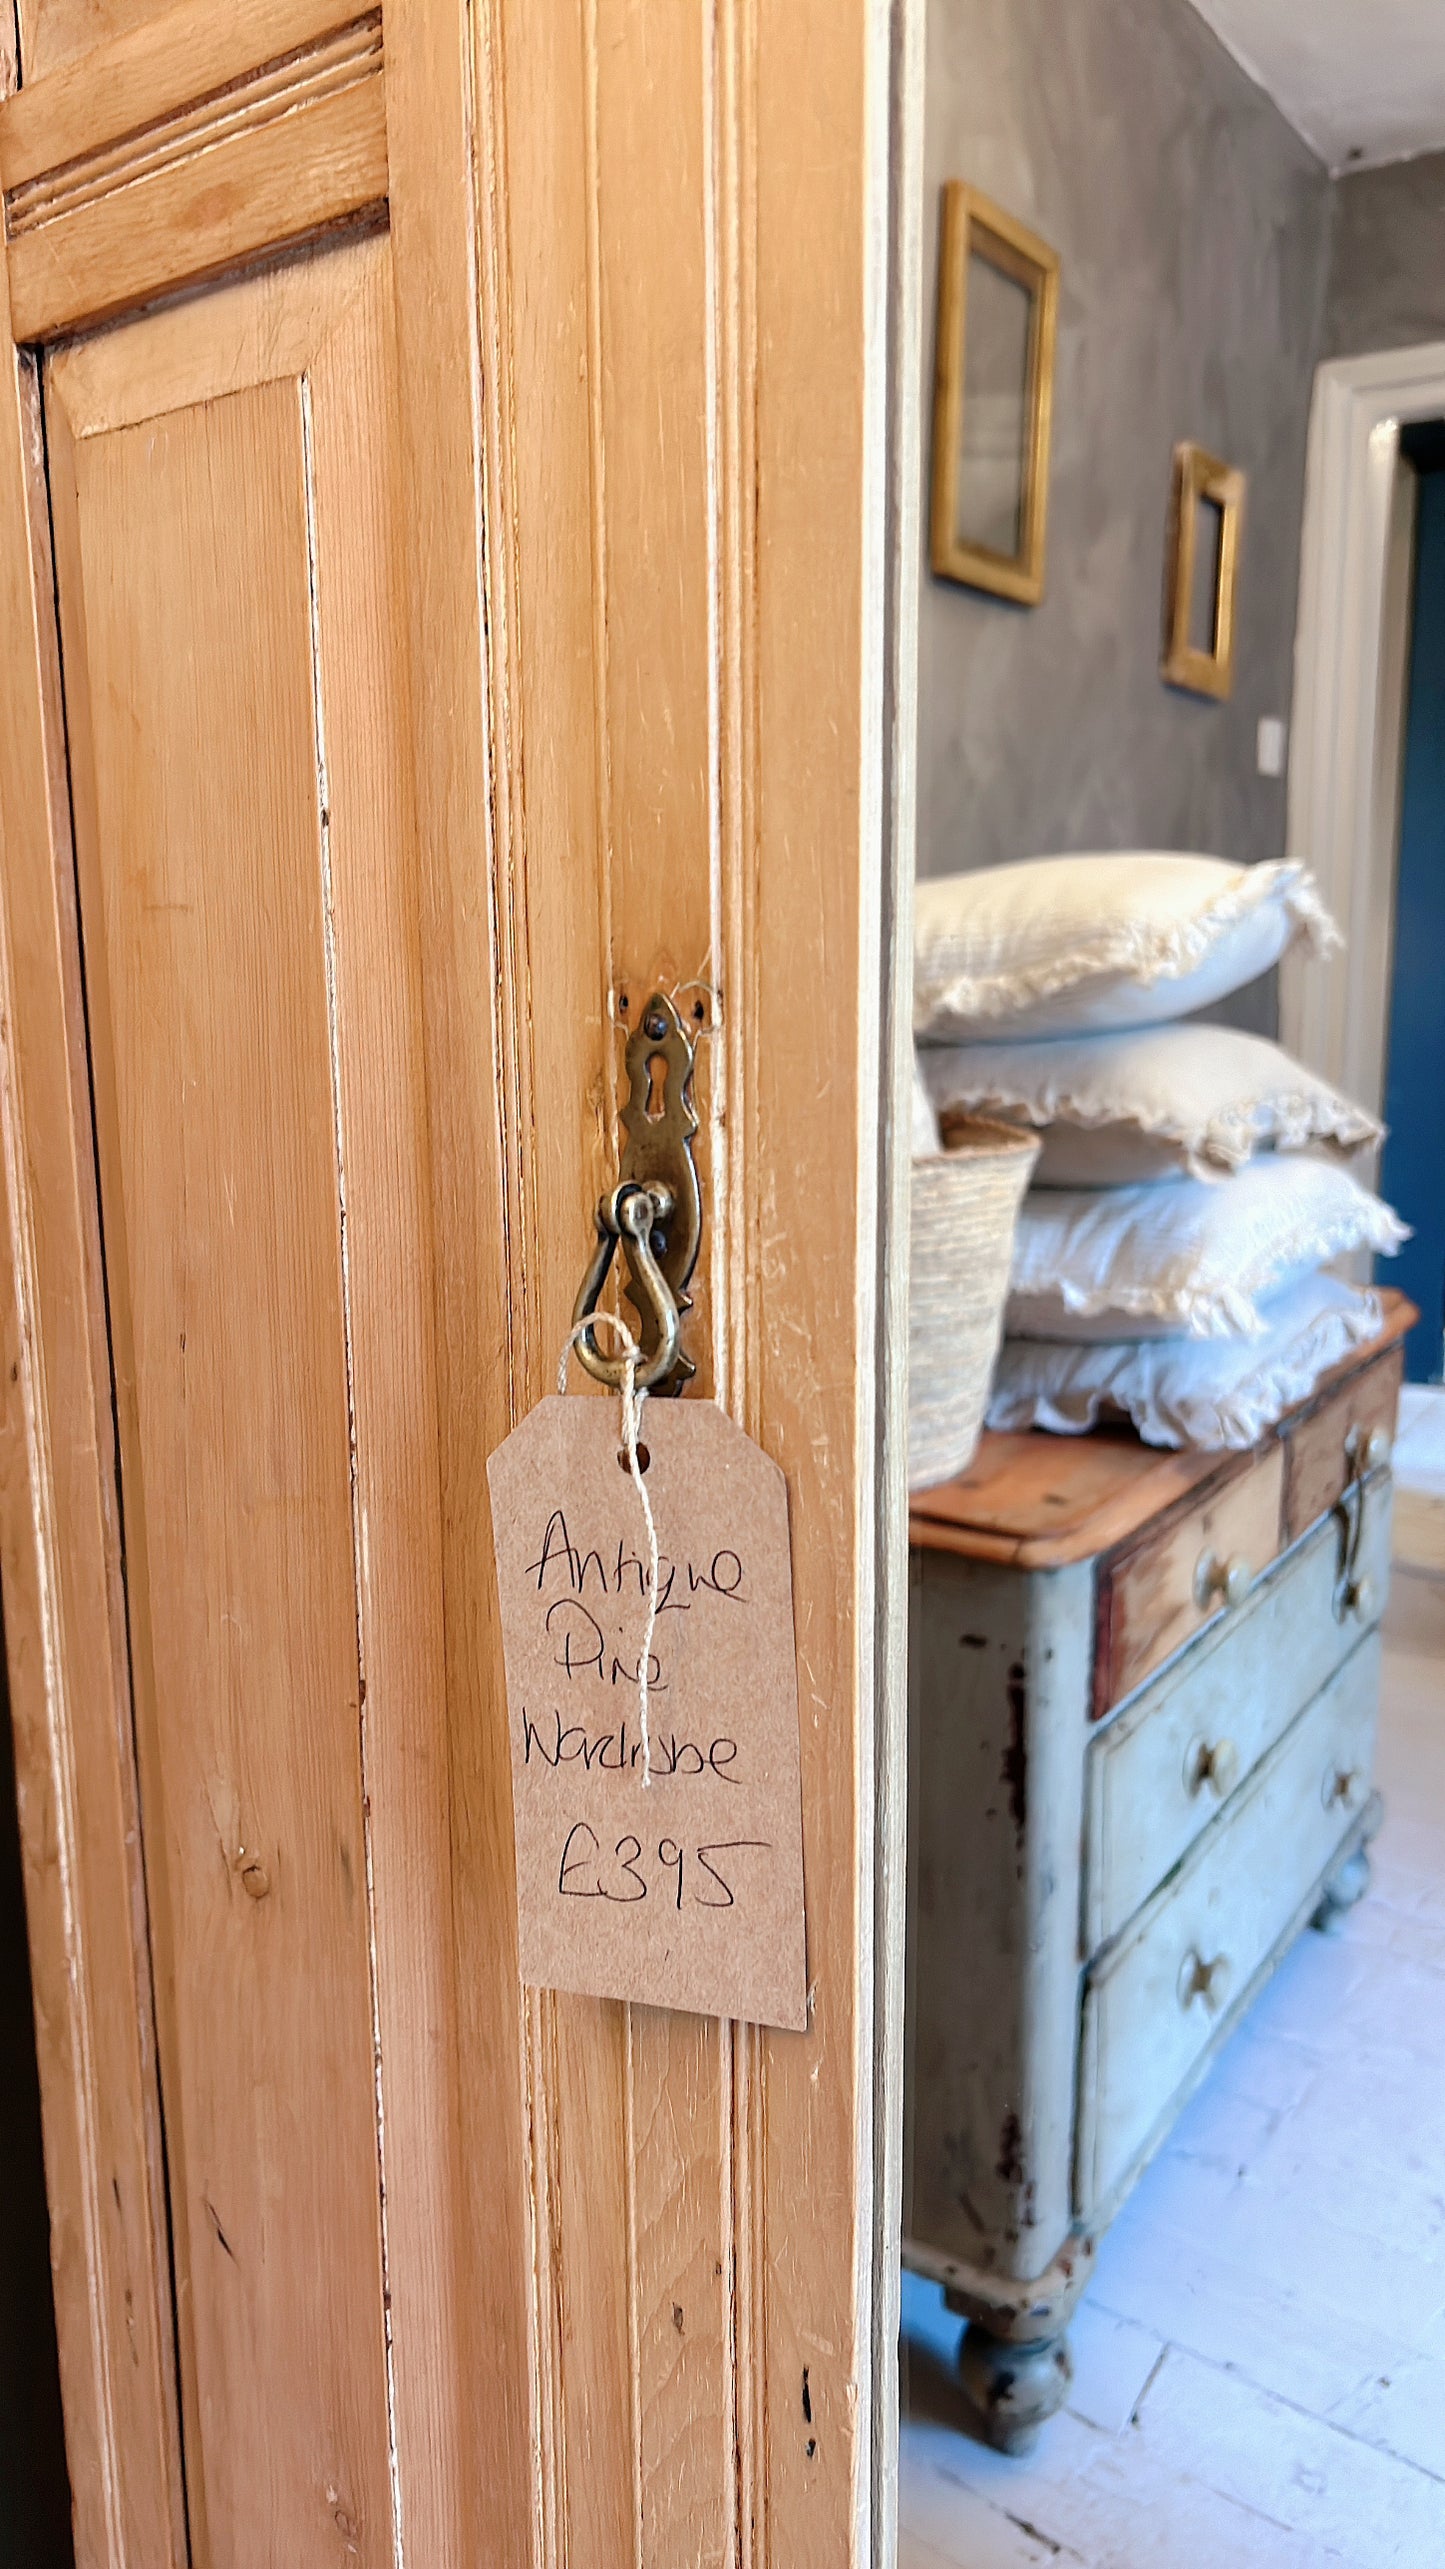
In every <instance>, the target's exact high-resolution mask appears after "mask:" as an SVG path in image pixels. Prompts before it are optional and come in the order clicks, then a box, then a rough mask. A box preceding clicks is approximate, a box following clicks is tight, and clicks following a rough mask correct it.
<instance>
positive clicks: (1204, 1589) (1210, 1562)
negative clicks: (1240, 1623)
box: [1194, 1552, 1254, 1612]
mask: <svg viewBox="0 0 1445 2569" xmlns="http://www.w3.org/2000/svg"><path fill="white" fill-rule="evenodd" d="M1253 1585H1254V1572H1253V1571H1252V1570H1251V1568H1250V1566H1249V1563H1248V1562H1247V1561H1246V1559H1245V1557H1244V1555H1243V1553H1242V1552H1232V1553H1231V1554H1230V1556H1229V1559H1228V1560H1227V1561H1221V1559H1220V1557H1219V1555H1218V1553H1217V1552H1204V1553H1201V1555H1200V1558H1199V1567H1198V1568H1197V1570H1196V1571H1195V1573H1194V1602H1195V1604H1196V1605H1197V1606H1201V1607H1203V1608H1204V1609H1205V1610H1206V1612H1207V1610H1208V1609H1209V1608H1210V1607H1211V1606H1242V1605H1243V1603H1244V1600H1245V1598H1246V1597H1247V1596H1248V1594H1249V1592H1250V1589H1251V1588H1252V1587H1253Z"/></svg>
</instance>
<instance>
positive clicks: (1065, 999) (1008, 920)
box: [914, 853, 1407, 1446]
mask: <svg viewBox="0 0 1445 2569" xmlns="http://www.w3.org/2000/svg"><path fill="white" fill-rule="evenodd" d="M915 918H916V952H915V963H916V971H915V1005H914V1031H915V1035H916V1037H917V1041H918V1046H919V1067H920V1070H921V1074H922V1078H923V1082H924V1086H925V1089H926V1092H927V1098H928V1101H929V1104H930V1106H931V1107H932V1109H933V1110H935V1112H936V1114H937V1117H938V1119H939V1122H940V1124H941V1128H942V1132H943V1137H944V1139H945V1141H946V1140H947V1135H948V1128H949V1123H950V1120H951V1119H952V1118H953V1117H955V1116H962V1115H978V1114H987V1115H991V1116H1001V1117H1003V1118H1005V1119H1006V1120H1009V1121H1012V1122H1017V1123H1019V1124H1021V1125H1025V1126H1027V1127H1029V1128H1031V1129H1033V1130H1036V1131H1039V1132H1041V1133H1042V1134H1043V1135H1044V1155H1043V1160H1042V1162H1041V1166H1040V1170H1039V1176H1038V1180H1037V1181H1036V1184H1035V1187H1034V1189H1033V1191H1032V1192H1031V1193H1030V1194H1029V1195H1028V1196H1027V1197H1026V1199H1025V1201H1024V1205H1023V1208H1022V1211H1021V1214H1020V1217H1019V1223H1018V1229H1017V1233H1016V1235H1015V1242H1014V1259H1013V1270H1012V1289H1011V1292H1010V1296H1009V1302H1008V1308H1007V1312H1006V1316H1005V1330H1006V1340H1005V1345H1004V1348H1003V1352H1002V1355H1001V1357H1000V1360H999V1367H998V1375H997V1380H996V1383H995V1388H994V1393H993V1398H992V1401H991V1404H990V1408H989V1412H988V1420H989V1424H990V1425H991V1426H993V1427H1009V1428H1024V1427H1048V1428H1053V1429H1056V1430H1062V1431H1064V1432H1073V1433H1077V1432H1080V1431H1082V1430H1083V1429H1085V1428H1087V1427H1091V1426H1092V1425H1094V1423H1095V1422H1096V1420H1098V1419H1099V1418H1102V1417H1126V1418H1130V1419H1132V1420H1133V1422H1134V1424H1135V1426H1136V1427H1137V1428H1138V1430H1139V1433H1140V1434H1141V1435H1142V1436H1143V1437H1144V1438H1146V1440H1147V1441H1148V1442H1150V1443H1152V1444H1162V1445H1175V1444H1190V1443H1192V1444H1199V1445H1205V1446H1221V1445H1223V1446H1246V1445H1250V1444H1253V1443H1254V1441H1255V1440H1256V1439H1257V1438H1258V1437H1259V1436H1260V1435H1262V1434H1263V1433H1264V1432H1265V1430H1266V1429H1267V1428H1268V1427H1269V1426H1271V1425H1272V1424H1273V1422H1274V1421H1275V1420H1276V1419H1277V1418H1278V1417H1279V1416H1280V1415H1281V1413H1282V1412H1283V1411H1284V1410H1285V1409H1286V1408H1288V1407H1289V1406H1290V1405H1291V1404H1292V1403H1293V1402H1296V1401H1299V1400H1303V1399H1305V1398H1306V1397H1307V1396H1308V1394H1309V1392H1310V1391H1311V1390H1312V1388H1313V1386H1314V1384H1315V1383H1316V1382H1317V1380H1318V1379H1319V1376H1320V1375H1321V1374H1322V1373H1323V1372H1325V1371H1326V1370H1327V1369H1328V1367H1329V1366H1331V1365H1333V1364H1336V1363H1338V1362H1339V1361H1340V1359H1341V1358H1342V1357H1343V1356H1345V1355H1346V1354H1348V1352H1349V1350H1350V1348H1351V1347H1353V1346H1356V1345H1359V1344H1361V1343H1362V1342H1363V1341H1364V1340H1365V1339H1367V1338H1369V1337H1371V1336H1372V1335H1373V1334H1374V1333H1375V1332H1376V1331H1377V1330H1378V1328H1379V1326H1380V1319H1381V1311H1380V1304H1379V1300H1378V1297H1377V1296H1376V1295H1374V1294H1372V1293H1360V1292H1357V1291H1355V1290H1354V1289H1353V1288H1352V1287H1350V1286H1348V1285H1345V1284H1342V1283H1340V1282H1339V1281H1338V1280H1337V1279H1336V1278H1334V1277H1332V1276H1330V1275H1327V1274H1325V1273H1323V1272H1321V1271H1322V1270H1323V1269H1324V1268H1326V1267H1327V1266H1328V1265H1329V1264H1330V1262H1331V1261H1333V1260H1336V1259H1339V1258H1341V1257H1343V1256H1345V1255H1348V1254H1350V1253H1354V1252H1359V1251H1369V1252H1374V1253H1376V1254H1386V1255H1387V1254H1388V1253H1389V1252H1390V1251H1392V1250H1394V1249H1397V1248H1398V1247H1399V1246H1400V1244H1401V1242H1402V1240H1404V1239H1405V1238H1406V1237H1407V1233H1406V1231H1405V1228H1404V1225H1403V1224H1402V1223H1400V1222H1399V1221H1398V1220H1397V1218H1396V1216H1395V1215H1394V1214H1393V1213H1392V1212H1391V1211H1390V1209H1389V1207H1388V1206H1387V1205H1384V1204H1382V1203H1381V1202H1380V1201H1379V1198H1378V1197H1377V1196H1374V1195H1371V1194H1370V1193H1368V1191H1367V1190H1366V1189H1365V1188H1364V1187H1363V1186H1361V1185H1360V1184H1359V1183H1358V1181H1357V1180H1356V1179H1355V1178H1353V1177H1352V1176H1351V1175H1350V1173H1349V1171H1348V1170H1347V1169H1346V1168H1345V1167H1344V1166H1343V1165H1342V1164H1341V1158H1340V1156H1339V1155H1340V1154H1342V1153H1344V1152H1346V1151H1350V1150H1354V1149H1358V1148H1359V1147H1360V1146H1361V1145H1363V1144H1366V1143H1370V1142H1374V1141H1377V1140H1378V1139H1379V1138H1380V1127H1379V1126H1378V1124H1377V1123H1376V1122H1375V1121H1374V1119H1373V1117H1371V1116H1368V1115H1366V1114H1364V1113H1362V1112H1361V1111H1360V1110H1359V1109H1357V1108H1355V1107H1353V1106H1351V1105H1350V1104H1349V1102H1348V1101H1347V1100H1346V1099H1344V1098H1342V1097H1340V1096H1338V1095H1337V1094H1336V1093H1335V1091H1334V1090H1333V1089H1331V1088H1329V1087H1328V1086H1327V1085H1326V1084H1325V1083H1324V1082H1323V1081H1322V1080H1319V1079H1316V1078H1314V1077H1313V1076H1312V1075H1311V1074H1310V1073H1309V1072H1308V1071H1305V1070H1304V1069H1302V1068H1301V1066H1300V1065H1299V1064H1297V1063H1295V1062H1292V1061H1291V1060H1290V1059H1289V1058H1288V1056H1287V1055H1286V1054H1284V1053H1283V1052H1281V1051H1280V1049H1279V1047H1278V1045H1275V1044H1270V1043H1266V1042H1265V1041H1263V1039H1262V1038H1260V1037H1258V1036H1250V1035H1243V1034H1239V1033H1237V1032H1235V1031H1234V1030H1232V1029H1227V1028H1221V1027H1213V1026H1199V1025H1181V1024H1179V1023H1177V1022H1176V1021H1177V1020H1179V1019H1181V1018H1183V1017H1186V1016H1188V1015H1189V1014H1190V1013H1191V1012H1192V1011H1194V1010H1196V1009H1200V1008H1204V1007H1207V1006H1209V1005H1210V1004H1212V1003H1213V1002H1214V1001H1216V1000H1219V999H1223V998H1226V997H1227V996H1228V995H1229V993H1230V992H1231V991H1233V990H1237V989H1238V988H1240V987H1241V985H1242V984H1243V983H1245V982H1246V981H1252V980H1254V979H1255V978H1257V976H1258V975H1259V974H1260V973H1263V972H1266V971H1268V970H1269V968H1270V966H1271V965H1272V964H1275V963H1277V962H1278V961H1279V959H1280V957H1281V956H1282V955H1283V954H1284V953H1285V952H1286V951H1287V949H1288V948H1289V947H1290V946H1291V945H1292V944H1293V943H1294V942H1295V941H1296V940H1297V939H1300V938H1303V939H1305V940H1307V941H1308V942H1309V943H1310V944H1311V945H1312V946H1313V947H1314V949H1315V951H1316V952H1324V951H1327V950H1328V948H1329V946H1330V945H1331V944H1332V943H1335V942H1337V941H1338V940H1337V936H1336V931H1335V929H1334V927H1333V925H1332V923H1331V921H1330V920H1329V918H1328V917H1327V915H1326V913H1325V912H1324V910H1323V909H1322V908H1321V906H1320V903H1319V901H1318V899H1317V897H1316V894H1315V891H1314V887H1313V884H1312V882H1311V880H1310V877H1309V876H1308V874H1306V873H1305V871H1304V870H1303V868H1302V867H1299V866H1296V865H1259V866H1234V865H1226V864H1224V863H1223V862H1221V860H1220V859H1218V858H1216V857H1204V856H1169V855H1161V854H1153V853H1142V854H1140V853H1133V854H1124V855H1119V856H1090V857H1049V858H1040V859H1036V860H1034V861H1032V862H1031V863H1028V864H1024V865H1011V866H998V867H995V868H993V869H992V870H991V871H990V872H987V873H978V874H969V875H957V876H953V877H950V878H949V879H947V880H946V881H942V882H932V883H924V884H920V886H919V887H918V894H917V902H916V910H915ZM916 1087H917V1081H915V1089H916ZM928 1130H929V1119H928V1115H927V1112H926V1110H925V1109H924V1108H922V1107H920V1106H919V1105H918V1104H917V1103H916V1102H915V1150H917V1149H918V1148H919V1147H920V1141H919V1138H918V1137H919V1136H923V1137H924V1138H925V1140H926V1137H927V1134H928ZM1317 1154H1318V1155H1317ZM914 1397H915V1402H916V1399H917V1388H916V1387H915V1395H914Z"/></svg>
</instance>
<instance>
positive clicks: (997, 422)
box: [929, 179, 1059, 607]
mask: <svg viewBox="0 0 1445 2569" xmlns="http://www.w3.org/2000/svg"><path fill="white" fill-rule="evenodd" d="M971 287H972V292H970V288H971ZM1020 294H1021V295H1022V298H1023V300H1022V301H1020V299H1019V298H1020ZM971 305H973V306H974V313H973V327H972V328H970V306H971ZM1058 309H1059V261H1058V254H1057V252H1056V251H1054V250H1051V249H1050V248H1049V245H1048V243H1047V242H1046V241H1041V240H1040V239H1039V238H1038V236H1037V234H1036V233H1033V232H1030V231H1027V230H1026V229H1025V227H1024V225H1023V224H1022V223H1016V222H1015V221H1014V218H1013V216H1012V215H1011V214H1005V213H1004V211H1003V209H1002V207H1001V206H997V205H994V204H993V203H991V201H990V200H989V198H988V197H986V196H984V195H982V194H981V193H980V191H979V190H978V189H977V188H976V187H971V186H969V184H968V183H967V181H966V180H964V179H951V180H950V181H949V183H948V185H947V186H946V187H945V189H944V191H943V243H942V255H941V259H940V265H939V280H938V353H937V362H936V366H935V373H934V397H933V487H932V500H931V508H930V516H929V560H930V562H931V564H932V567H933V569H934V571H935V572H936V573H937V575H938V577H939V578H940V579H942V580H960V581H962V582H963V583H964V584H965V585H966V586H967V587H969V588H972V589H987V590H988V591H989V592H990V593H991V594H992V595H993V596H994V597H998V598H1009V599H1011V600H1012V601H1013V602H1014V604H1015V605H1017V606H1029V607H1033V606H1037V605H1038V602H1039V600H1040V598H1041V597H1042V596H1043V593H1044V547H1045V539H1046V534H1047V520H1048V500H1049V443H1050V435H1051V431H1052V424H1053V398H1054V342H1055V337H1056V334H1057V329H1058ZM1009 537H1011V538H1012V540H1011V541H1006V540H1004V539H1006V538H1009Z"/></svg>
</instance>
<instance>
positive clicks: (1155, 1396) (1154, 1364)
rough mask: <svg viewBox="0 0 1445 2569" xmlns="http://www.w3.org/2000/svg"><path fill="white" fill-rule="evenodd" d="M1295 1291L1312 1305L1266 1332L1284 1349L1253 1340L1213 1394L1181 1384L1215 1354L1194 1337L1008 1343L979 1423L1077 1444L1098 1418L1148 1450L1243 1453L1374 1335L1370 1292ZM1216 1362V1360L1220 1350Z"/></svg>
mask: <svg viewBox="0 0 1445 2569" xmlns="http://www.w3.org/2000/svg"><path fill="white" fill-rule="evenodd" d="M1296 1293H1297V1295H1298V1296H1299V1298H1300V1300H1301V1302H1303V1303H1307V1304H1310V1305H1312V1306H1313V1307H1312V1308H1310V1309H1308V1310H1307V1311H1305V1312H1302V1313H1301V1316H1300V1319H1299V1322H1298V1325H1297V1326H1294V1325H1292V1323H1291V1319H1290V1317H1289V1315H1287V1314H1286V1315H1281V1314H1279V1313H1276V1314H1274V1315H1272V1317H1271V1326H1270V1334H1271V1335H1275V1336H1277V1337H1279V1338H1281V1339H1282V1340H1283V1344H1281V1345H1279V1346H1278V1347H1276V1348H1274V1349H1270V1348H1269V1347H1268V1345H1267V1344H1260V1342H1258V1341H1254V1342H1251V1343H1252V1347H1253V1353H1254V1363H1253V1365H1252V1367H1251V1368H1250V1369H1249V1370H1247V1371H1246V1372H1244V1373H1243V1374H1242V1375H1240V1374H1238V1373H1236V1374H1235V1375H1234V1377H1233V1378H1232V1379H1231V1380H1228V1381H1224V1382H1221V1383H1219V1384H1218V1385H1217V1386H1216V1387H1214V1388H1213V1389H1211V1388H1210V1387H1209V1386H1208V1385H1207V1384H1205V1383H1195V1384H1192V1385H1191V1383H1190V1382H1189V1381H1188V1379H1187V1376H1188V1374H1189V1373H1194V1374H1198V1373H1200V1372H1201V1370H1202V1369H1203V1368H1204V1367H1205V1366H1206V1365H1207V1362H1208V1356H1209V1354H1211V1353H1213V1350H1205V1349H1203V1348H1201V1347H1200V1346H1199V1344H1198V1342H1197V1341H1196V1340H1192V1339H1186V1340H1182V1341H1180V1340H1170V1339H1153V1340H1150V1341H1148V1342H1147V1343H1143V1344H1132V1345H1131V1344H1127V1343H1126V1344H1124V1345H1113V1346H1111V1345H1108V1344H1104V1343H1100V1344H1096V1345H1091V1346H1085V1345H1076V1346H1064V1345H1058V1344H1052V1345H1051V1344H1049V1343H1048V1342H1046V1341H1033V1340H1013V1341H1008V1342H1006V1343H1005V1345H1004V1347H1003V1350H1002V1353H1001V1355H1000V1358H999V1367H998V1373H997V1376H996V1378H995V1382H994V1389H993V1394H992V1397H991V1399H990V1401H989V1407H988V1422H987V1423H988V1425H989V1426H990V1427H992V1428H1002V1429H1008V1430H1013V1431H1015V1432H1017V1431H1019V1430H1022V1429H1026V1428H1034V1427H1040V1428H1046V1429H1048V1430H1049V1431H1050V1432H1051V1433H1052V1434H1054V1435H1056V1436H1084V1435H1086V1434H1087V1433H1088V1431H1089V1430H1090V1429H1091V1428H1093V1427H1097V1426H1098V1424H1099V1422H1100V1420H1101V1419H1117V1418H1127V1419H1128V1420H1130V1422H1131V1423H1132V1425H1133V1426H1134V1428H1135V1429H1136V1431H1137V1433H1138V1434H1139V1436H1140V1437H1141V1438H1142V1440H1143V1442H1144V1443H1145V1444H1146V1445H1159V1446H1169V1447H1176V1446H1184V1445H1193V1446H1199V1447H1202V1448H1204V1449H1206V1450H1210V1451H1212V1450H1221V1451H1225V1452H1236V1453H1237V1452H1243V1451H1245V1450H1247V1448H1248V1447H1250V1446H1252V1445H1255V1444H1257V1443H1258V1441H1259V1438H1260V1437H1261V1436H1262V1435H1263V1434H1264V1433H1265V1431H1266V1429H1268V1428H1271V1427H1273V1426H1274V1425H1275V1423H1276V1421H1277V1420H1279V1419H1280V1418H1282V1417H1283V1416H1284V1413H1285V1411H1286V1410H1288V1409H1292V1408H1294V1407H1295V1405H1296V1404H1297V1403H1298V1402H1300V1401H1303V1400H1308V1398H1309V1395H1310V1393H1311V1392H1312V1391H1313V1390H1314V1387H1315V1385H1316V1383H1317V1382H1318V1381H1319V1379H1320V1376H1321V1375H1322V1374H1325V1373H1328V1371H1329V1369H1330V1367H1331V1366H1332V1365H1337V1364H1338V1363H1339V1362H1340V1360H1341V1358H1342V1357H1344V1356H1347V1355H1348V1354H1349V1352H1350V1350H1351V1349H1352V1348H1354V1347H1359V1346H1363V1345H1364V1344H1365V1342H1366V1340H1368V1339H1370V1338H1373V1337H1375V1336H1376V1335H1377V1334H1378V1332H1379V1329H1380V1327H1381V1323H1382V1320H1383V1316H1384V1315H1383V1308H1382V1305H1381V1302H1380V1298H1379V1295H1378V1294H1377V1293H1374V1292H1357V1291H1356V1290H1355V1289H1354V1288H1353V1287H1352V1286H1348V1285H1343V1284H1340V1283H1338V1282H1337V1281H1336V1279H1334V1278H1332V1277H1314V1278H1311V1279H1310V1281H1309V1283H1308V1284H1307V1285H1305V1286H1302V1287H1298V1288H1296ZM1291 1299H1292V1300H1293V1297H1291ZM1219 1354H1220V1357H1221V1360H1224V1357H1225V1350H1224V1349H1223V1347H1221V1348H1220V1350H1219ZM1071 1378H1072V1379H1071Z"/></svg>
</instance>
